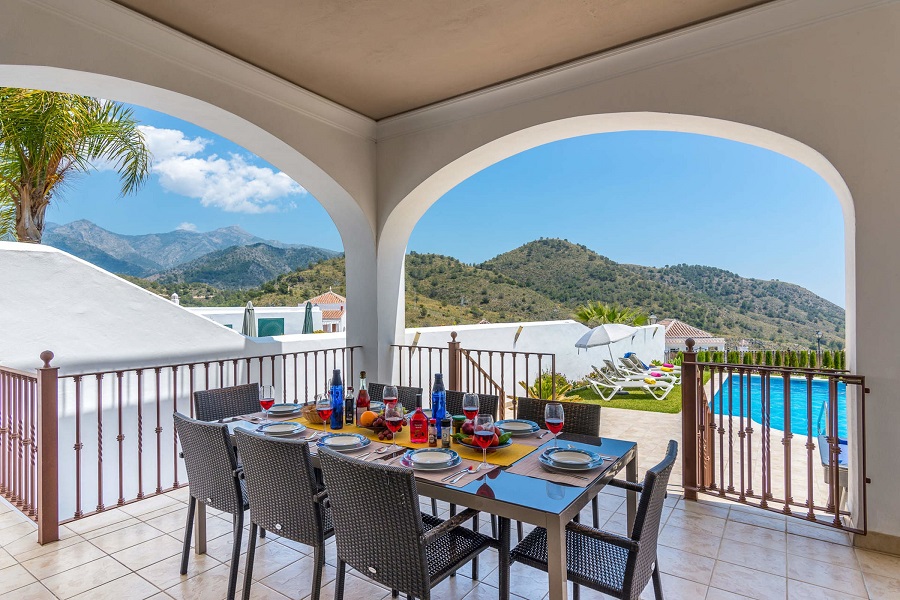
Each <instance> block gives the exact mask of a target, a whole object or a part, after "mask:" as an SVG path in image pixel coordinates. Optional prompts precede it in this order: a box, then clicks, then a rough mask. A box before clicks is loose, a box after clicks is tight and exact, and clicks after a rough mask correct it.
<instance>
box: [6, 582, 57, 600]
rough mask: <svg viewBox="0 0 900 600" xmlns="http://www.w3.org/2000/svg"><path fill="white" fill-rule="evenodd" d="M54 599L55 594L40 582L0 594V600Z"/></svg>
mask: <svg viewBox="0 0 900 600" xmlns="http://www.w3.org/2000/svg"><path fill="white" fill-rule="evenodd" d="M26 599H27V600H56V596H54V595H53V594H51V593H50V590H48V589H47V588H45V587H44V586H43V585H42V584H40V583H38V582H35V583H32V584H30V585H26V586H25V587H20V588H19V589H17V590H13V591H11V592H7V593H5V594H0V600H26Z"/></svg>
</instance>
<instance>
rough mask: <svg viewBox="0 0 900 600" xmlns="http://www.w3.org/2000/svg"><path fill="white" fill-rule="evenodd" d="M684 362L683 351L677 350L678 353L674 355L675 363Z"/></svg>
mask: <svg viewBox="0 0 900 600" xmlns="http://www.w3.org/2000/svg"><path fill="white" fill-rule="evenodd" d="M683 362H684V352H682V351H681V350H679V351H678V354H676V355H675V363H674V364H676V365H680V364H681V363H683Z"/></svg>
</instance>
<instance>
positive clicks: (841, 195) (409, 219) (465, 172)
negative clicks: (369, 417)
mask: <svg viewBox="0 0 900 600" xmlns="http://www.w3.org/2000/svg"><path fill="white" fill-rule="evenodd" d="M623 131H671V132H679V133H693V134H700V135H707V136H711V137H717V138H722V139H728V140H732V141H736V142H742V143H745V144H750V145H753V146H757V147H760V148H764V149H766V150H771V151H773V152H777V153H778V154H781V155H783V156H785V157H787V158H790V159H793V160H796V161H797V162H799V163H801V164H803V165H805V166H806V167H808V168H809V169H811V170H812V171H814V172H815V173H816V174H818V175H819V176H820V177H821V178H822V179H823V180H825V182H826V183H828V185H829V186H830V187H831V189H832V190H833V191H834V193H835V196H837V198H838V201H839V202H840V204H841V210H842V212H843V216H844V246H845V269H846V296H845V299H846V300H845V301H846V314H847V325H846V343H847V350H848V358H849V360H850V361H851V362H850V366H849V368H850V369H851V370H853V369H854V368H855V363H854V361H855V349H856V327H855V322H856V293H855V290H856V259H855V257H856V241H855V229H856V216H855V210H854V205H853V197H852V195H851V194H850V189H849V187H848V186H847V184H846V182H845V181H844V179H843V178H842V177H841V175H840V173H838V171H837V169H836V168H835V167H834V165H832V164H831V162H830V161H829V160H828V159H827V158H825V157H824V156H823V155H822V154H821V153H820V152H818V151H817V150H815V149H813V148H811V147H810V146H808V145H806V144H804V143H802V142H799V141H797V140H795V139H793V138H790V137H787V136H785V135H782V134H779V133H775V132H773V131H769V130H767V129H762V128H760V127H754V126H751V125H746V124H743V123H737V122H734V121H726V120H722V119H714V118H710V117H700V116H693V115H681V114H672V113H657V112H626V113H607V114H594V115H583V116H576V117H570V118H566V119H560V120H554V121H548V122H546V123H541V124H539V125H534V126H531V127H527V128H524V129H521V130H519V131H516V132H514V133H510V134H508V135H505V136H503V137H500V138H498V139H495V140H493V141H491V142H488V143H486V144H484V145H482V146H480V147H478V148H476V149H474V150H471V151H469V152H467V153H466V154H464V155H462V156H460V157H459V158H457V159H456V160H454V161H452V162H450V163H449V164H447V165H445V166H444V167H442V168H441V169H439V170H438V171H437V172H435V173H433V174H432V175H431V176H429V177H428V178H426V179H425V180H424V181H422V182H421V183H420V184H419V185H418V186H416V187H415V188H414V189H413V190H412V191H411V192H410V193H409V194H407V195H406V197H404V198H403V199H402V200H401V201H400V202H399V203H397V205H396V206H395V207H394V209H393V210H392V211H391V212H390V214H389V215H388V216H387V218H386V219H384V224H383V226H382V227H381V231H380V232H379V236H378V255H379V273H378V276H379V282H382V281H385V280H390V281H396V282H397V284H398V285H399V286H401V287H400V289H401V295H400V297H398V298H397V299H396V300H395V301H394V305H396V306H397V311H398V314H397V317H396V318H397V319H398V322H397V327H396V332H397V333H398V334H399V333H400V332H402V330H403V323H404V318H405V315H404V306H403V302H400V301H399V299H400V298H402V285H403V276H402V264H403V257H404V255H405V253H406V245H407V242H408V241H409V237H410V235H411V234H412V231H413V229H414V228H415V226H416V223H418V221H419V219H421V218H422V216H423V215H424V214H425V212H426V211H427V210H428V209H429V208H430V207H431V206H432V205H433V204H434V203H435V202H437V200H438V199H440V198H441V197H442V196H443V195H444V194H445V193H447V192H449V191H450V190H451V189H452V188H453V187H455V186H456V185H458V184H460V183H462V182H463V181H465V180H466V179H468V178H469V177H471V176H472V175H474V174H476V173H478V172H479V171H482V170H484V169H486V168H487V167H489V166H491V165H494V164H496V163H498V162H500V161H501V160H504V159H506V158H509V157H511V156H514V155H516V154H519V153H521V152H524V151H526V150H529V149H531V148H535V147H537V146H541V145H544V144H548V143H551V142H555V141H559V140H564V139H569V138H573V137H580V136H583V135H592V134H598V133H614V132H623ZM388 233H389V234H388ZM392 290H393V286H392V285H386V286H383V287H380V288H379V291H380V293H382V294H390V293H391V291H392ZM379 305H380V307H381V309H382V311H383V312H382V313H381V314H380V317H381V319H389V318H392V317H393V313H390V314H388V311H390V310H391V306H392V304H391V302H390V299H389V298H387V297H382V298H380V299H379ZM386 334H387V332H384V335H386ZM391 343H394V342H391Z"/></svg>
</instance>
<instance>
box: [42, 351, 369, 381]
mask: <svg viewBox="0 0 900 600" xmlns="http://www.w3.org/2000/svg"><path fill="white" fill-rule="evenodd" d="M361 348H362V346H359V345H354V346H334V347H333V348H313V349H310V350H295V351H293V352H276V353H271V354H252V355H249V356H227V357H223V358H213V359H210V360H195V361H191V362H183V363H171V364H165V365H140V366H133V367H125V368H122V369H110V370H108V371H86V372H84V373H66V374H65V375H60V376H59V378H60V379H74V378H75V377H90V376H92V375H115V374H116V373H127V372H128V371H147V370H153V369H177V368H181V367H190V366H196V365H212V364H218V363H225V362H230V361H242V360H257V359H260V358H274V357H277V356H297V355H300V354H310V353H314V352H330V351H332V350H335V351H337V350H359V349H361ZM33 377H34V376H33V375H32V378H33Z"/></svg>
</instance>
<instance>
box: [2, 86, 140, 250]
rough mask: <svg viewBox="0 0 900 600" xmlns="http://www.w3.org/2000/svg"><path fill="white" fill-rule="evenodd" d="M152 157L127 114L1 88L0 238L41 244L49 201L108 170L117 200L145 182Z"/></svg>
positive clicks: (100, 104) (90, 102) (72, 98)
mask: <svg viewBox="0 0 900 600" xmlns="http://www.w3.org/2000/svg"><path fill="white" fill-rule="evenodd" d="M150 159H151V156H150V151H149V150H148V149H147V146H146V145H145V143H144V136H143V134H142V133H141V132H140V130H139V129H138V128H137V121H135V119H134V118H133V116H132V111H131V109H130V108H127V107H125V106H123V105H122V104H118V103H115V102H105V101H100V100H98V99H96V98H90V97H88V96H77V95H74V94H62V93H59V92H46V91H40V90H26V89H19V88H0V237H2V236H4V235H5V236H11V235H13V234H14V235H15V237H16V238H18V240H19V241H20V242H32V243H37V244H39V243H40V242H41V236H42V235H43V232H44V214H45V213H46V211H47V207H48V206H49V205H50V200H51V198H52V197H53V195H54V194H57V195H58V194H59V192H60V190H61V189H62V186H63V184H64V183H66V182H68V181H71V180H72V176H73V175H74V174H76V173H85V172H87V171H89V170H91V169H93V168H96V167H97V166H98V164H102V163H106V164H108V165H110V166H111V167H112V168H113V169H114V170H115V171H117V172H118V174H119V177H120V179H121V181H122V195H123V196H125V195H127V194H130V193H133V192H134V191H136V190H137V189H138V188H140V186H141V185H142V184H143V183H144V181H146V179H147V177H148V175H149V174H150Z"/></svg>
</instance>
